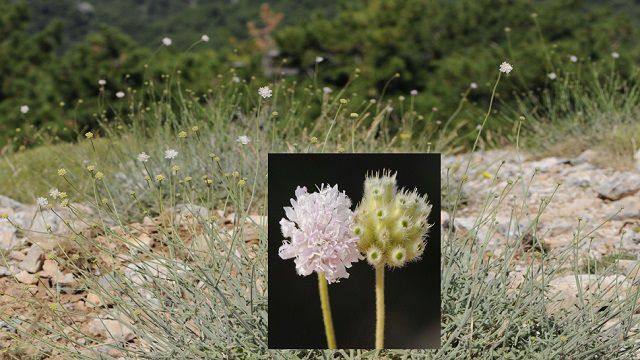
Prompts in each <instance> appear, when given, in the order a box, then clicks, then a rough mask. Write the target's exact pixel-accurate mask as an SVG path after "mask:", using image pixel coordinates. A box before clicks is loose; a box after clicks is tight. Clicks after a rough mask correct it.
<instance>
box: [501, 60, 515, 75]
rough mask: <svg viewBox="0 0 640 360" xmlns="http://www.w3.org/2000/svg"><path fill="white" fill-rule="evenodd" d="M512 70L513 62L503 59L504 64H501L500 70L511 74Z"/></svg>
mask: <svg viewBox="0 0 640 360" xmlns="http://www.w3.org/2000/svg"><path fill="white" fill-rule="evenodd" d="M511 70H513V66H511V64H509V63H508V62H506V61H503V62H502V64H500V72H503V73H505V74H509V73H510V72H511Z"/></svg>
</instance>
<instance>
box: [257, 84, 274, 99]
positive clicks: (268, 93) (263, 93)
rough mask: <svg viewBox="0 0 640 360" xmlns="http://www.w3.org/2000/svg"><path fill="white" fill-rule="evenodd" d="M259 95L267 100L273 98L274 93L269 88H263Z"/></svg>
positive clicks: (259, 90)
mask: <svg viewBox="0 0 640 360" xmlns="http://www.w3.org/2000/svg"><path fill="white" fill-rule="evenodd" d="M258 94H260V96H262V98H263V99H266V98H270V97H271V95H272V94H273V91H271V89H269V87H268V86H263V87H261V88H260V89H258Z"/></svg>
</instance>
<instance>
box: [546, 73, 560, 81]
mask: <svg viewBox="0 0 640 360" xmlns="http://www.w3.org/2000/svg"><path fill="white" fill-rule="evenodd" d="M547 76H548V77H549V79H551V80H555V79H556V78H557V77H558V75H556V73H554V72H552V73H549V75H547Z"/></svg>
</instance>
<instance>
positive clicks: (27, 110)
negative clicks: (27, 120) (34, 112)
mask: <svg viewBox="0 0 640 360" xmlns="http://www.w3.org/2000/svg"><path fill="white" fill-rule="evenodd" d="M20 112H21V113H23V114H26V113H28V112H29V106H28V105H22V106H20Z"/></svg>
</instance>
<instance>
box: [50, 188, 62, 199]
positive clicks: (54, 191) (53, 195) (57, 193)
mask: <svg viewBox="0 0 640 360" xmlns="http://www.w3.org/2000/svg"><path fill="white" fill-rule="evenodd" d="M49 196H51V198H53V199H57V198H58V196H60V191H59V190H58V189H56V188H53V189H51V190H49Z"/></svg>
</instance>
